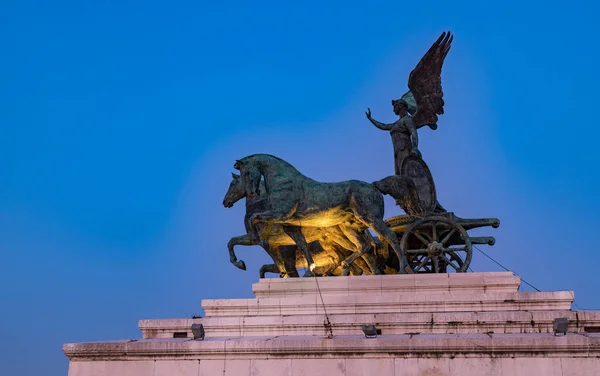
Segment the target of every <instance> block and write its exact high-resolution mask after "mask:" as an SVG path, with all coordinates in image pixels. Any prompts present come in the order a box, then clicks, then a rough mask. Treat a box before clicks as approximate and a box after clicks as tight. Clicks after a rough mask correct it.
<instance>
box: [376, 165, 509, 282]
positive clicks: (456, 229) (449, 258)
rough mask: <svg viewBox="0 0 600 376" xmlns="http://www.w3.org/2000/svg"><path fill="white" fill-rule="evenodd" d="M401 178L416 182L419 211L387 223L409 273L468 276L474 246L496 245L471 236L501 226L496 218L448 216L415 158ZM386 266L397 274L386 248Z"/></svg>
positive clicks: (491, 240) (392, 256) (395, 259)
mask: <svg viewBox="0 0 600 376" xmlns="http://www.w3.org/2000/svg"><path fill="white" fill-rule="evenodd" d="M402 174H403V175H406V176H409V177H411V178H412V179H413V181H414V182H415V187H416V189H417V194H418V197H419V202H420V208H418V210H410V208H409V210H408V211H409V213H407V214H405V215H399V216H395V217H391V218H388V219H387V220H386V221H385V222H386V224H387V225H388V227H390V228H391V230H392V231H393V232H394V233H395V234H396V236H397V237H398V240H400V247H401V249H402V256H403V257H404V258H405V260H404V264H405V265H407V266H406V272H408V273H447V272H457V273H462V272H466V271H467V270H468V269H469V265H470V263H471V258H472V257H473V245H474V244H487V245H494V243H495V242H496V240H495V239H494V237H492V236H470V235H469V233H468V231H469V230H472V229H475V228H479V227H493V228H497V227H498V226H500V220H499V219H497V218H479V219H466V218H461V217H458V216H457V215H455V214H454V213H452V212H447V211H445V210H444V209H443V208H441V206H440V205H439V204H438V202H437V197H436V190H435V185H434V183H433V179H432V178H431V173H430V171H429V168H428V167H427V165H426V164H425V162H424V161H423V160H422V159H421V158H420V157H416V156H411V157H408V158H406V159H405V160H404V161H403V163H402ZM382 256H384V258H385V260H386V262H385V263H386V266H388V267H391V268H393V269H396V270H398V269H399V265H400V263H399V262H398V257H397V256H396V254H395V253H394V252H390V249H389V245H388V244H384V248H383V255H382Z"/></svg>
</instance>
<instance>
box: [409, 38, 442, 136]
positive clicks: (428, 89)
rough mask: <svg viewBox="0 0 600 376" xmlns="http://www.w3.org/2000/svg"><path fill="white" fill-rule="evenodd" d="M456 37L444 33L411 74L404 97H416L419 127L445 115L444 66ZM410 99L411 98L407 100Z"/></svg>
mask: <svg viewBox="0 0 600 376" xmlns="http://www.w3.org/2000/svg"><path fill="white" fill-rule="evenodd" d="M453 38H454V36H453V35H452V34H450V32H447V33H446V32H444V33H442V35H441V36H440V37H439V38H438V40H437V41H435V43H434V44H433V45H432V46H431V48H430V49H429V51H427V53H426V54H425V55H424V56H423V57H422V58H421V61H419V64H417V66H416V67H415V69H413V71H412V72H410V76H409V77H408V88H409V89H410V91H409V92H408V93H406V94H404V96H406V97H410V96H411V94H412V96H413V97H414V99H413V101H414V103H415V105H416V112H415V113H414V116H413V119H414V120H415V123H416V126H417V127H422V126H423V125H433V124H436V123H437V121H438V115H441V114H443V113H444V99H443V96H444V93H443V92H442V77H441V76H442V65H443V64H444V59H445V58H446V55H448V51H450V47H451V43H452V39H453ZM404 96H403V97H404ZM407 99H410V98H407Z"/></svg>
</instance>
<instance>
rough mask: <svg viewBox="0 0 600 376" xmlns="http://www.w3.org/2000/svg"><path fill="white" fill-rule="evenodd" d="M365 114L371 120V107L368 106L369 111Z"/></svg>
mask: <svg viewBox="0 0 600 376" xmlns="http://www.w3.org/2000/svg"><path fill="white" fill-rule="evenodd" d="M365 115H367V119H369V120H371V109H370V108H367V112H365Z"/></svg>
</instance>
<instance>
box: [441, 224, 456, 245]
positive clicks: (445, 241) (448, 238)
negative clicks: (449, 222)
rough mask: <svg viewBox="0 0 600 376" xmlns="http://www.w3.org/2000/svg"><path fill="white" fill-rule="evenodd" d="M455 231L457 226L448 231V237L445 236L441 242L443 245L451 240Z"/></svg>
mask: <svg viewBox="0 0 600 376" xmlns="http://www.w3.org/2000/svg"><path fill="white" fill-rule="evenodd" d="M455 232H456V229H455V228H453V229H452V231H450V232H449V233H448V235H446V237H444V239H443V240H442V242H441V243H442V245H446V243H447V242H448V240H450V237H451V236H452V235H454V233H455Z"/></svg>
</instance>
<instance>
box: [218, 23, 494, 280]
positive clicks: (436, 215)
mask: <svg viewBox="0 0 600 376" xmlns="http://www.w3.org/2000/svg"><path fill="white" fill-rule="evenodd" d="M452 39H453V36H452V35H451V34H450V33H449V32H448V33H442V35H441V36H440V37H439V38H438V40H437V41H436V42H435V43H433V45H432V46H431V48H430V49H429V50H428V51H427V53H426V54H425V55H424V56H423V58H422V59H421V60H420V61H419V63H418V64H417V66H416V67H415V69H413V71H412V72H411V73H410V76H409V79H408V88H409V91H408V92H407V93H406V94H404V95H403V96H402V97H400V98H399V99H395V100H392V106H393V109H394V113H395V114H396V115H398V117H399V119H398V120H397V121H395V122H394V123H391V124H384V123H381V122H379V121H377V120H375V119H373V118H372V116H371V110H370V109H367V112H366V115H367V118H368V119H369V120H370V121H371V123H373V124H374V125H375V126H376V127H377V128H379V129H382V130H386V131H389V132H390V134H391V136H392V142H393V145H394V171H395V175H393V176H388V177H387V178H384V179H381V180H379V181H376V182H374V183H372V184H369V183H366V182H362V181H359V180H349V181H344V182H339V183H323V182H318V181H315V180H313V179H310V178H308V177H306V176H304V175H303V174H302V173H300V172H299V171H298V170H297V169H295V168H294V167H293V166H292V165H291V164H289V163H288V162H286V161H284V160H282V159H280V158H278V157H275V156H272V155H268V154H254V155H251V156H248V157H245V158H242V159H240V160H238V161H236V163H235V165H234V168H235V169H237V170H239V171H240V175H239V176H238V175H235V174H234V176H233V180H232V183H231V185H230V189H229V191H228V192H227V195H226V197H225V199H224V200H223V205H224V206H226V207H230V206H231V205H233V203H235V202H236V201H238V200H240V199H241V198H243V197H245V198H246V217H245V224H246V231H247V234H245V235H242V236H239V237H234V238H232V239H231V241H230V242H229V244H228V247H229V253H230V261H231V262H232V263H233V264H234V265H236V266H237V267H238V268H241V269H245V264H244V262H243V261H238V259H237V257H236V256H235V253H234V251H233V246H234V245H237V244H240V245H261V246H263V248H264V249H265V250H266V251H267V253H269V255H270V256H271V257H272V258H273V262H274V264H271V265H264V266H263V268H261V277H263V276H264V272H265V271H270V272H279V273H281V275H282V276H293V277H296V276H298V273H297V270H296V267H298V266H300V267H303V266H304V265H306V266H308V269H309V270H308V272H307V273H306V274H305V276H312V275H314V274H313V272H314V273H315V274H316V273H321V274H325V275H339V274H341V275H348V274H350V272H352V274H354V275H356V274H362V270H359V271H358V272H356V268H359V267H358V266H357V265H354V264H353V262H354V261H355V260H360V262H363V264H362V265H361V266H362V267H363V268H364V269H366V270H365V272H367V273H374V274H380V273H386V274H387V273H446V272H448V271H456V272H461V273H462V272H465V271H467V270H468V268H469V264H470V261H471V257H472V245H473V244H488V245H493V244H494V242H495V239H494V238H493V237H489V236H478V237H471V236H469V234H468V232H467V231H468V230H471V229H474V228H478V227H487V226H491V227H494V228H496V227H498V226H499V224H500V221H499V220H498V219H497V218H480V219H466V218H461V217H458V216H456V215H455V214H454V213H452V212H447V211H446V210H445V209H444V208H442V207H441V206H440V205H439V203H438V201H437V195H436V190H435V185H434V182H433V178H432V176H431V172H430V171H429V168H428V167H427V164H426V163H425V162H424V161H423V158H422V156H421V152H420V151H419V135H418V129H419V128H421V127H423V126H425V125H427V126H429V127H430V128H431V129H434V130H435V129H437V121H438V115H441V114H443V113H444V100H443V92H442V84H441V71H442V65H443V63H444V59H445V58H446V55H447V54H448V51H450V46H451V43H452ZM384 194H388V195H390V196H392V197H393V198H394V199H395V200H396V203H397V204H398V205H399V206H400V207H401V208H402V209H403V210H404V211H405V212H406V214H404V215H399V216H395V217H392V218H388V219H386V220H384V219H383V215H384V200H383V195H384ZM370 230H373V231H374V232H375V233H377V235H378V239H377V238H374V237H373V236H372V235H371V233H370ZM340 264H341V265H340ZM353 268H354V270H353ZM359 269H360V268H359Z"/></svg>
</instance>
